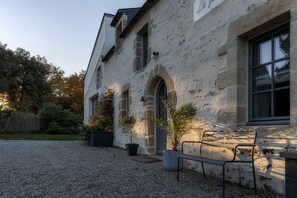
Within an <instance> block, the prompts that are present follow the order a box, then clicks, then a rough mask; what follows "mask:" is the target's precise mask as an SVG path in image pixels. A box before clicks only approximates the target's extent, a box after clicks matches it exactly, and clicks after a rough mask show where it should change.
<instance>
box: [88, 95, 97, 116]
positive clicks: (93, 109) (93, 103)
mask: <svg viewBox="0 0 297 198" xmlns="http://www.w3.org/2000/svg"><path fill="white" fill-rule="evenodd" d="M97 102H98V94H96V95H95V96H93V97H92V98H90V103H91V111H90V112H91V115H90V116H94V115H95V113H96V107H97Z"/></svg>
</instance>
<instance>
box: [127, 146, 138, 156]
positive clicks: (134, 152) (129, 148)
mask: <svg viewBox="0 0 297 198" xmlns="http://www.w3.org/2000/svg"><path fill="white" fill-rule="evenodd" d="M125 146H126V148H127V153H128V155H129V156H133V155H137V149H138V147H139V144H125Z"/></svg>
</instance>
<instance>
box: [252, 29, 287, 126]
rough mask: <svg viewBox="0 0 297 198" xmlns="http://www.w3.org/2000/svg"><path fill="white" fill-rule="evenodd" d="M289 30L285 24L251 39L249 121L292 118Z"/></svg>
mask: <svg viewBox="0 0 297 198" xmlns="http://www.w3.org/2000/svg"><path fill="white" fill-rule="evenodd" d="M289 32H290V31H289V25H284V26H281V27H279V28H277V29H275V30H273V31H270V32H268V33H265V34H263V35H261V36H259V37H257V38H255V39H253V40H251V41H250V67H249V68H250V69H249V79H250V83H249V93H250V94H249V103H250V104H249V106H250V107H249V120H250V122H261V123H262V122H267V121H281V120H283V121H285V120H289V117H290V34H289Z"/></svg>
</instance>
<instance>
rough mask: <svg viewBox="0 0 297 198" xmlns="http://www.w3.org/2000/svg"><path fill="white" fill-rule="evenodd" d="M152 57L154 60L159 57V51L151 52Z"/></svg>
mask: <svg viewBox="0 0 297 198" xmlns="http://www.w3.org/2000/svg"><path fill="white" fill-rule="evenodd" d="M152 57H153V59H155V60H156V59H157V58H158V57H159V52H153V53H152Z"/></svg>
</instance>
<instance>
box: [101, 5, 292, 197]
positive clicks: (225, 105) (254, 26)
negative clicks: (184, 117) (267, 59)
mask: <svg viewBox="0 0 297 198" xmlns="http://www.w3.org/2000/svg"><path fill="white" fill-rule="evenodd" d="M155 2H156V3H154V5H153V7H151V8H150V9H148V10H146V11H145V12H143V14H142V16H141V18H139V19H138V21H137V22H136V23H135V24H134V25H133V27H132V28H131V30H130V31H129V32H128V33H126V35H125V36H124V37H123V38H122V43H121V50H120V51H118V52H116V53H114V54H113V55H112V56H111V57H110V58H109V59H108V60H106V62H105V63H104V64H103V67H104V69H103V77H102V89H101V91H102V92H103V91H104V89H112V90H113V91H114V101H115V103H114V105H115V118H116V119H115V122H114V136H115V137H114V145H115V146H118V147H121V148H124V144H125V143H127V142H129V136H128V134H127V133H126V132H125V131H123V130H122V128H121V127H120V125H119V122H118V119H117V118H119V117H120V116H121V115H122V114H123V113H122V112H123V111H124V109H123V101H124V99H123V95H122V94H123V91H129V101H128V102H129V104H130V109H129V111H130V112H131V113H133V114H134V115H136V116H137V117H142V116H143V115H146V114H151V115H154V114H155V113H156V107H155V106H156V105H155V103H156V102H155V101H156V96H155V95H156V88H157V86H158V83H159V82H160V81H161V80H164V81H165V84H166V87H167V95H168V100H169V101H170V102H172V103H173V104H175V105H176V106H180V105H181V104H184V103H188V102H194V103H196V105H197V107H198V108H199V113H198V117H199V118H200V120H203V122H206V123H208V124H209V125H216V126H219V127H220V128H224V129H226V128H233V129H236V128H243V129H249V128H253V129H256V130H257V131H258V139H257V148H256V153H257V155H256V159H255V167H256V175H257V182H258V183H257V184H258V186H259V187H264V188H267V187H268V188H272V189H273V190H275V191H277V192H280V193H284V160H283V159H281V158H280V157H279V152H280V151H282V150H284V149H295V147H294V145H296V143H297V132H296V130H295V129H296V128H295V127H294V126H295V125H296V122H297V111H296V109H297V92H296V90H297V88H296V87H297V81H296V79H297V78H296V74H297V57H296V56H297V53H295V51H296V47H297V43H296V42H297V39H295V38H296V36H297V32H296V30H297V22H296V19H297V0H283V1H279V0H249V1H240V2H236V3H235V2H234V1H231V0H224V1H222V3H220V4H219V5H217V6H216V7H214V8H213V9H212V10H210V11H209V12H208V13H206V14H205V15H204V16H202V17H201V18H199V19H198V20H197V21H194V20H193V19H195V16H194V15H195V13H194V12H193V11H194V4H195V3H197V2H196V1H194V0H193V1H187V0H175V1H167V0H159V1H155ZM284 23H289V24H290V37H291V39H290V51H291V55H290V104H291V106H290V124H287V125H273V124H270V125H263V126H261V125H260V126H259V125H257V126H256V125H252V126H250V125H249V124H248V84H249V82H248V79H249V78H248V52H249V50H248V49H249V40H250V39H251V38H253V37H255V36H257V35H259V34H262V33H265V32H267V31H268V30H271V29H274V28H275V27H278V26H280V25H282V24H284ZM146 25H148V45H149V54H151V53H152V52H159V56H158V57H157V58H149V59H148V64H147V66H146V67H144V68H143V69H141V70H136V69H135V68H136V65H137V64H139V62H140V58H139V56H140V55H141V53H140V50H139V42H140V40H139V34H138V33H139V31H140V30H141V29H143V27H145V26H146ZM142 97H143V99H144V101H141V98H142ZM125 102H127V101H125ZM134 131H135V136H134V137H133V138H134V142H136V143H138V144H139V145H140V153H144V154H155V152H156V148H155V145H156V141H157V140H156V136H155V127H154V125H153V124H152V123H150V122H140V123H137V125H136V126H135V127H134ZM199 137H200V136H199V134H197V133H196V132H195V131H193V132H192V133H191V134H190V135H187V136H186V137H184V140H198V139H199ZM188 166H189V167H192V168H194V169H197V171H200V170H201V169H200V165H199V164H194V163H192V164H188ZM206 168H207V171H206V172H207V173H208V174H214V175H218V174H219V173H220V170H217V167H213V166H211V165H210V166H207V167H206ZM251 171H252V170H251V167H249V166H245V165H232V166H230V167H228V169H227V178H228V179H229V180H231V181H234V182H237V183H241V184H244V185H247V186H252V177H251V176H252V174H250V172H251ZM235 173H236V174H235ZM245 173H248V174H245Z"/></svg>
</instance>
